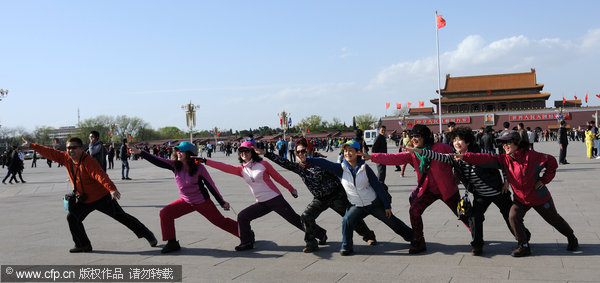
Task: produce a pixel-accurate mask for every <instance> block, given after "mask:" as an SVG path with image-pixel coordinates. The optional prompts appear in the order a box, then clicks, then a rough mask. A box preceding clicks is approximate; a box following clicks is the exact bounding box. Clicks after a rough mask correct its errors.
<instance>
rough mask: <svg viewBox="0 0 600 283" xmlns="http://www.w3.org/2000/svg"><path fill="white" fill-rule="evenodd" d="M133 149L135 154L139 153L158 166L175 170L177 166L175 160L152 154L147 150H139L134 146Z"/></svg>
mask: <svg viewBox="0 0 600 283" xmlns="http://www.w3.org/2000/svg"><path fill="white" fill-rule="evenodd" d="M131 151H132V152H133V153H134V154H139V155H140V156H141V157H142V158H144V159H145V160H148V162H150V163H152V164H154V165H156V166H157V167H160V168H164V169H168V170H171V171H175V166H174V164H175V162H174V161H172V160H169V159H165V158H162V157H158V156H156V155H154V154H150V153H149V152H147V151H144V150H139V149H137V148H132V149H131Z"/></svg>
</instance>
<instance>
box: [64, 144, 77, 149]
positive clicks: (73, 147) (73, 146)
mask: <svg viewBox="0 0 600 283" xmlns="http://www.w3.org/2000/svg"><path fill="white" fill-rule="evenodd" d="M78 148H79V146H77V145H72V146H67V149H78Z"/></svg>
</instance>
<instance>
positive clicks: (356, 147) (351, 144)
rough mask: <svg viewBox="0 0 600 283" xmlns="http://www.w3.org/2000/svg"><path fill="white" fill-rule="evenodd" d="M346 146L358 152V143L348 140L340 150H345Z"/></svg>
mask: <svg viewBox="0 0 600 283" xmlns="http://www.w3.org/2000/svg"><path fill="white" fill-rule="evenodd" d="M346 146H351V147H353V148H355V149H356V150H360V144H358V142H357V141H356V140H353V139H352V140H349V141H347V142H346V143H345V144H343V145H342V148H345V147H346Z"/></svg>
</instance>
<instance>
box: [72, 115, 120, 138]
mask: <svg viewBox="0 0 600 283" xmlns="http://www.w3.org/2000/svg"><path fill="white" fill-rule="evenodd" d="M113 121H114V119H113V118H112V117H109V116H106V115H100V116H97V117H94V118H89V119H85V120H83V121H81V122H79V124H78V125H77V127H78V128H79V133H78V134H76V136H77V137H79V138H80V139H81V140H82V141H83V142H84V143H85V142H87V141H88V136H89V135H90V132H91V131H98V133H99V134H100V136H99V137H98V140H99V141H102V142H109V141H110V137H109V136H108V125H109V124H111V123H113ZM111 134H112V133H111Z"/></svg>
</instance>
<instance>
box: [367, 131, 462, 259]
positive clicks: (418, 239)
mask: <svg viewBox="0 0 600 283" xmlns="http://www.w3.org/2000/svg"><path fill="white" fill-rule="evenodd" d="M410 139H411V142H412V144H413V146H414V147H416V148H422V149H430V150H433V151H435V152H439V153H451V152H453V149H452V147H451V146H449V145H448V144H445V143H434V140H433V134H432V133H431V130H429V128H427V126H425V125H415V126H414V127H413V129H412V132H411V134H410ZM363 157H365V159H371V161H373V162H375V163H379V164H384V165H404V164H409V163H410V164H411V165H412V166H413V167H414V168H415V170H416V171H417V179H418V180H419V184H420V187H418V188H416V189H415V190H414V191H413V193H412V194H411V198H410V199H409V201H410V210H409V214H410V224H411V225H412V229H413V233H414V238H413V240H412V241H411V243H410V245H411V247H410V250H409V251H408V252H409V253H410V254H417V253H420V252H423V251H425V250H427V246H426V244H425V237H424V235H423V218H422V217H421V216H422V215H423V212H425V209H427V207H429V206H430V205H431V204H433V203H434V202H435V201H436V200H439V199H441V200H442V201H443V202H444V203H445V204H446V205H447V206H448V207H449V208H450V210H451V211H452V213H454V215H456V207H457V206H458V202H459V201H460V195H459V193H458V186H457V185H456V182H454V175H453V173H452V166H451V165H450V164H448V163H445V162H440V161H437V160H430V159H429V158H427V157H426V156H424V155H421V154H419V153H417V152H414V153H413V152H400V153H373V154H372V155H363ZM424 175H425V176H424ZM423 176H424V177H423ZM462 221H463V223H464V224H465V226H467V228H468V227H469V223H468V222H467V219H466V218H465V219H462Z"/></svg>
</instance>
